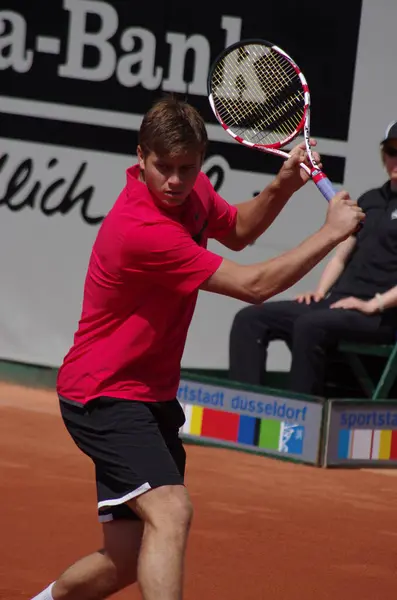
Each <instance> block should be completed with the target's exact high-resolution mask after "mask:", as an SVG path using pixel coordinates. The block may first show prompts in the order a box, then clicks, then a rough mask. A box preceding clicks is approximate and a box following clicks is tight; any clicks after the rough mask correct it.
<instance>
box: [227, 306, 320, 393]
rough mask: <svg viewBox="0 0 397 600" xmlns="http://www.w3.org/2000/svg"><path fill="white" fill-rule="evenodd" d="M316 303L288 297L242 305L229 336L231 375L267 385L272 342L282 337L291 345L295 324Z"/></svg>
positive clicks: (234, 378) (237, 379)
mask: <svg viewBox="0 0 397 600" xmlns="http://www.w3.org/2000/svg"><path fill="white" fill-rule="evenodd" d="M311 310H312V305H311V304H310V305H306V304H300V303H299V302H295V301H291V300H286V301H281V302H265V303H264V304H261V305H255V306H247V307H245V308H242V309H241V310H240V311H239V312H238V313H237V314H236V315H235V317H234V320H233V324H232V328H231V331H230V337H229V377H230V379H233V380H234V381H240V382H242V383H251V384H253V385H264V384H265V383H266V360H267V349H268V345H269V343H270V342H271V341H273V340H282V341H284V342H285V343H286V344H287V345H288V346H291V340H292V332H293V325H294V322H295V320H296V319H297V318H298V317H299V316H300V315H303V314H306V313H308V312H311Z"/></svg>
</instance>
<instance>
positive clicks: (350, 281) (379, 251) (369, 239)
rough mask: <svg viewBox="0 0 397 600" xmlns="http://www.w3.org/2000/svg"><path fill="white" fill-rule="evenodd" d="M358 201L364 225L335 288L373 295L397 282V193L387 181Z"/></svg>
mask: <svg viewBox="0 0 397 600" xmlns="http://www.w3.org/2000/svg"><path fill="white" fill-rule="evenodd" d="M358 204H359V205H360V206H361V208H362V209H363V210H364V212H365V215H366V216H365V221H364V225H363V227H362V228H361V230H360V231H359V232H358V234H357V243H356V245H355V247H354V249H353V252H352V253H351V255H350V257H349V260H348V262H347V264H346V267H345V269H344V271H343V273H342V275H341V276H340V278H339V279H338V281H337V282H336V283H335V285H334V287H333V288H332V292H333V293H335V294H338V295H341V296H355V297H356V298H362V299H369V298H373V297H374V295H375V294H376V293H383V292H386V291H387V290H389V289H390V288H392V287H394V286H395V285H397V193H395V192H392V191H391V189H390V182H387V183H385V185H383V186H382V187H381V188H376V189H373V190H369V191H368V192H366V193H365V194H363V195H362V196H360V198H359V199H358Z"/></svg>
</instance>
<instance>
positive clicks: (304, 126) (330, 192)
mask: <svg viewBox="0 0 397 600" xmlns="http://www.w3.org/2000/svg"><path fill="white" fill-rule="evenodd" d="M251 44H258V45H262V46H266V47H267V48H269V50H274V51H275V52H277V53H278V54H280V55H281V56H283V57H284V58H285V59H286V60H287V61H288V62H289V63H290V65H291V66H292V68H293V69H294V71H295V73H296V74H297V76H298V77H299V79H300V82H301V85H302V89H303V92H304V107H303V115H302V118H301V121H300V123H299V125H298V126H297V128H296V130H295V131H294V132H293V133H292V134H290V135H289V136H288V137H286V138H285V140H283V141H281V142H276V143H274V144H257V143H254V142H249V141H248V140H245V139H244V138H242V137H241V136H240V135H237V134H235V133H234V132H233V131H232V129H231V128H230V127H229V126H228V125H226V123H224V122H223V121H222V118H221V116H220V114H219V112H218V111H217V109H216V106H215V101H214V97H213V92H212V83H211V82H212V75H213V72H214V70H215V69H216V67H217V66H218V64H219V63H220V62H221V61H222V60H223V58H224V57H225V56H227V55H228V54H230V53H231V52H233V50H235V49H236V48H242V47H244V46H247V45H251ZM207 91H208V101H209V103H210V106H211V109H212V111H213V113H214V115H215V117H216V119H217V121H218V123H219V124H220V125H221V126H222V127H223V129H224V130H225V131H226V132H227V133H228V134H229V135H230V136H231V137H232V138H234V139H235V140H236V141H237V142H239V143H240V144H243V145H244V146H247V147H248V148H254V149H255V150H260V151H261V152H266V153H267V154H273V155H276V156H280V157H282V158H284V159H288V158H289V157H290V154H288V152H285V151H284V150H281V148H283V147H284V146H286V145H287V144H288V143H289V142H292V141H293V140H294V139H295V138H296V137H298V135H299V134H300V133H303V138H304V141H305V146H306V152H307V155H308V159H309V162H310V164H311V168H310V167H308V166H307V165H306V164H304V163H300V166H301V168H302V169H303V170H304V171H306V173H307V174H308V175H309V176H310V177H311V178H312V180H313V181H314V183H315V184H316V185H317V187H318V188H319V190H320V191H321V193H322V194H323V195H324V197H325V198H326V200H327V201H329V200H330V199H331V198H332V197H333V196H334V195H335V194H336V191H335V190H334V188H333V186H332V184H331V182H330V181H329V179H328V178H327V176H326V175H325V173H323V172H322V171H321V169H320V167H319V166H318V164H317V162H316V160H315V159H314V156H313V153H312V150H311V146H310V91H309V86H308V83H307V81H306V78H305V76H304V74H303V73H302V71H301V70H300V68H299V66H298V65H297V64H296V62H295V61H294V60H293V59H292V58H291V56H289V54H287V53H286V52H285V51H284V50H282V49H281V48H280V47H279V46H277V45H276V44H273V43H271V42H269V41H267V40H264V39H259V38H249V39H244V40H240V41H239V42H235V43H234V44H231V45H230V46H228V47H227V48H225V49H224V50H223V51H222V52H221V53H220V54H219V55H218V56H217V58H216V59H215V60H214V62H213V63H212V65H211V68H210V71H209V73H208V79H207Z"/></svg>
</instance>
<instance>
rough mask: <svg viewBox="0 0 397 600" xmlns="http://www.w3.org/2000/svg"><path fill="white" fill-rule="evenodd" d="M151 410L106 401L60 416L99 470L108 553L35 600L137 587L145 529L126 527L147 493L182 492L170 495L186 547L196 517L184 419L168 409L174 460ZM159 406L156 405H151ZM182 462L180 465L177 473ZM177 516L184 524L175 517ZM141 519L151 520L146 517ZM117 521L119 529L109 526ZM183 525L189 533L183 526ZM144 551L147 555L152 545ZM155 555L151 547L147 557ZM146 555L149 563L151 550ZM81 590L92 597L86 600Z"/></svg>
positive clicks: (64, 411)
mask: <svg viewBox="0 0 397 600" xmlns="http://www.w3.org/2000/svg"><path fill="white" fill-rule="evenodd" d="M175 402H176V401H175ZM149 404H152V403H143V402H130V401H120V400H115V399H109V398H100V399H98V400H97V401H93V402H92V403H89V406H87V407H86V408H85V409H84V410H83V409H81V408H80V407H75V406H71V405H69V404H67V403H64V402H61V410H62V415H63V418H64V421H65V424H66V426H67V428H68V430H69V432H70V433H71V435H72V437H73V439H74V441H75V442H76V444H77V445H78V446H79V448H80V449H81V450H83V452H85V453H86V454H87V455H88V456H90V457H91V458H92V460H93V461H94V463H95V466H96V478H97V491H98V511H99V518H100V520H101V521H102V523H104V533H106V536H105V547H104V551H103V552H97V553H94V554H92V555H91V556H89V557H87V558H85V559H83V560H82V561H79V562H78V563H76V564H75V565H74V566H72V567H71V568H70V569H68V570H67V571H66V572H65V574H64V575H63V576H62V577H61V578H60V580H59V581H58V582H57V583H56V584H55V585H54V587H53V588H52V592H53V595H52V594H51V595H50V591H49V590H46V591H45V592H43V593H42V594H41V595H39V596H38V597H37V600H52V598H54V600H61V599H62V600H74V599H75V598H79V600H86V598H87V600H96V599H98V600H99V599H102V598H106V597H108V596H109V595H110V594H112V593H113V591H115V590H117V589H122V588H123V587H125V586H126V585H128V584H129V583H132V582H133V581H134V580H135V578H136V569H137V550H138V549H139V544H140V541H141V535H140V533H141V531H142V529H141V528H137V527H136V526H135V525H132V524H131V525H130V524H129V522H128V521H127V520H126V519H127V518H128V519H135V520H136V519H139V516H140V515H139V516H138V515H137V514H135V513H134V512H133V511H132V510H131V508H130V507H129V506H128V503H130V502H131V500H132V499H136V498H137V497H138V496H140V495H141V494H145V493H146V494H147V496H148V497H149V494H152V492H154V491H157V489H156V488H161V487H163V486H164V487H167V486H170V487H172V489H174V488H175V489H176V488H180V489H181V490H183V492H182V493H179V495H178V494H176V495H175V494H173V493H172V494H170V498H169V502H168V504H169V512H170V515H171V517H172V518H171V519H170V520H171V522H172V524H173V526H172V528H171V529H172V530H173V531H174V532H175V534H176V537H177V538H178V539H182V544H179V546H178V544H175V547H176V548H178V547H181V546H182V550H183V547H184V539H185V537H186V535H187V533H186V532H187V530H188V526H189V523H190V515H191V509H190V503H189V501H188V499H187V494H186V491H185V489H184V487H183V472H182V471H183V470H184V466H185V453H184V449H183V447H182V444H181V442H180V440H179V437H178V431H179V428H180V426H181V425H182V424H183V421H184V416H183V411H182V409H181V407H180V405H179V403H177V402H176V404H177V406H174V402H170V403H169V406H170V410H171V413H170V414H171V416H170V421H172V426H170V427H169V429H170V431H172V432H173V438H174V439H173V442H172V444H173V445H174V446H175V448H174V450H173V452H174V455H173V454H171V450H170V449H169V448H168V447H167V444H166V442H165V440H164V438H163V434H162V433H161V431H160V427H159V424H158V423H157V420H156V417H155V416H154V415H153V412H152V409H149V408H148V405H149ZM155 404H157V403H153V405H155ZM167 404H168V403H167ZM173 406H174V408H173ZM170 444H171V442H170ZM172 444H171V445H172ZM176 461H178V462H179V464H178V465H177V462H176ZM185 505H186V507H187V508H186V510H184V506H185ZM176 513H178V517H176V516H175V517H174V515H176ZM141 514H142V516H143V517H145V515H146V512H145V511H143V512H142V513H141ZM148 518H149V515H148ZM165 520H166V521H167V519H165ZM118 521H120V524H117V525H116V526H115V527H112V526H111V525H112V523H113V522H115V523H118ZM123 521H125V523H124V524H123ZM181 521H182V522H183V523H184V526H183V527H181V526H177V524H178V523H180V522H181ZM156 523H157V521H156ZM144 526H145V524H144ZM149 529H150V528H149ZM161 529H162V531H163V530H164V531H165V532H168V530H169V525H168V522H165V523H161ZM181 529H182V530H183V533H182V534H180V531H181ZM134 532H135V533H134ZM116 534H117V535H116ZM145 537H147V536H145ZM149 541H150V536H149ZM145 544H146V548H147V547H148V544H147V542H145ZM150 547H151V544H149V550H150ZM167 552H169V549H168V550H167ZM145 554H146V555H148V551H147V550H146V551H145V553H144V555H145ZM157 560H158V558H156V556H155V557H154V559H152V561H151V563H150V564H151V565H153V569H154V572H156V562H157ZM143 564H145V561H144V563H143ZM160 567H161V565H160ZM143 573H145V569H143ZM167 577H168V578H169V580H171V581H174V580H175V576H174V574H173V573H170V574H168V573H164V581H162V585H163V587H164V589H169V588H170V586H168V585H167ZM93 578H94V579H96V578H97V579H98V580H99V582H100V585H99V584H97V583H95V584H93ZM143 578H144V582H143V585H142V586H141V587H142V589H143V591H144V588H145V575H143ZM82 589H84V594H85V593H87V596H85V595H82V592H81V590H82ZM106 590H108V591H106ZM149 593H150V592H149ZM178 593H179V592H178ZM43 594H45V595H43ZM88 594H89V595H88ZM145 594H146V592H144V598H145V600H146V598H149V599H150V598H151V597H152V596H150V595H145ZM173 597H175V598H176V599H177V598H179V596H178V595H175V596H170V598H173Z"/></svg>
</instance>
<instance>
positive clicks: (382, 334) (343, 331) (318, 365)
mask: <svg viewBox="0 0 397 600" xmlns="http://www.w3.org/2000/svg"><path fill="white" fill-rule="evenodd" d="M394 339H395V329H394V327H392V326H391V325H390V323H388V322H387V321H386V320H385V319H383V318H382V317H381V316H380V315H365V314H363V313H361V312H359V311H354V310H343V309H330V308H321V309H320V310H315V311H314V310H313V311H311V312H310V313H307V314H305V315H302V316H301V317H299V318H298V319H297V320H296V322H295V325H294V331H293V346H292V363H291V371H290V377H289V381H290V388H291V390H293V391H296V392H300V393H305V394H313V395H320V396H321V395H323V394H324V386H325V373H326V365H327V360H328V356H329V354H330V353H331V352H333V351H335V349H336V347H337V345H338V343H339V342H340V341H342V340H344V341H349V342H363V343H390V342H391V341H393V340H394Z"/></svg>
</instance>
